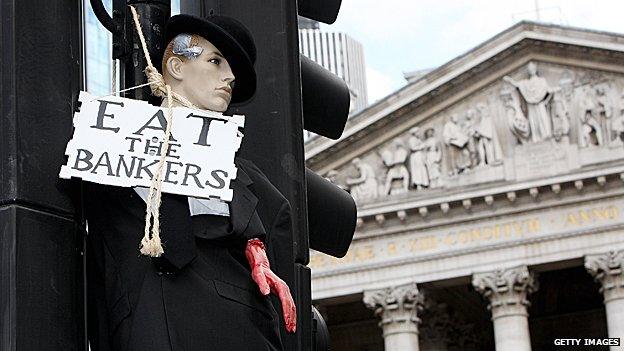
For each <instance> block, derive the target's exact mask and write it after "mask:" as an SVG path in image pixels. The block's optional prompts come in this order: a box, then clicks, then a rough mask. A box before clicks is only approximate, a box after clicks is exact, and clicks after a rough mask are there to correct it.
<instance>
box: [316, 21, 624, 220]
mask: <svg viewBox="0 0 624 351" xmlns="http://www.w3.org/2000/svg"><path fill="white" fill-rule="evenodd" d="M623 53H624V37H623V36H621V35H615V34H609V33H600V32H591V31H585V30H579V29H570V28H563V27H557V26H544V25H537V24H534V23H521V24H519V25H516V26H514V27H512V28H511V29H509V30H507V31H505V32H503V33H501V34H499V35H498V36H496V37H495V38H493V39H491V40H490V41H488V42H486V43H484V44H483V45H481V46H479V47H477V48H475V49H473V50H472V51H470V52H469V53H467V54H465V55H463V56H461V57H459V58H457V59H455V60H453V61H451V62H449V63H447V64H445V65H444V66H442V67H440V68H438V69H436V70H434V71H432V72H430V73H428V74H426V75H425V76H423V77H421V78H420V79H418V80H416V81H414V82H413V83H411V84H409V85H408V86H406V87H405V88H403V89H401V90H400V91H398V92H396V93H395V94H392V95H390V96H389V97H387V98H386V99H384V100H382V101H381V102H379V103H378V104H376V105H374V106H371V107H369V108H368V109H367V110H364V111H363V112H361V113H360V114H358V115H357V116H355V117H354V118H352V119H351V120H350V121H349V124H348V126H347V129H346V130H345V135H344V136H343V138H342V139H340V140H338V141H328V140H321V139H320V138H319V139H316V140H312V141H311V142H310V143H308V145H307V147H306V150H307V155H306V156H307V160H308V166H309V167H311V168H312V169H313V170H315V171H317V172H319V173H321V174H324V175H326V176H327V177H328V178H330V179H331V180H332V181H333V182H335V183H336V184H338V185H340V186H342V187H344V188H346V189H348V190H349V191H350V192H351V194H352V195H353V196H354V198H355V199H356V201H357V202H358V204H359V209H360V214H362V211H363V210H364V212H366V211H365V210H366V208H367V207H370V206H373V204H374V206H379V205H380V204H384V203H397V202H401V201H408V200H410V199H414V198H416V199H421V202H423V201H424V202H423V203H425V202H427V200H428V199H438V200H439V199H441V198H448V197H449V196H451V197H453V196H454V195H455V194H465V193H466V192H468V191H471V192H479V191H481V190H488V189H492V188H493V187H499V188H500V191H503V190H504V189H511V188H513V187H514V186H516V185H518V184H527V186H528V185H530V184H533V183H535V182H539V180H552V179H554V178H557V177H565V176H566V175H570V174H579V175H580V174H591V172H592V170H594V169H596V168H597V167H598V165H600V168H601V169H605V167H604V166H605V163H608V164H609V166H610V167H611V168H610V169H612V170H614V171H615V172H621V171H618V169H617V167H618V166H620V165H622V164H624V108H623V107H624V65H623V64H621V62H624V61H622V60H621V58H622V57H623V56H624V55H623ZM614 167H615V168H614ZM588 172H590V173H588ZM598 176H600V175H598ZM500 191H499V192H500ZM485 192H487V191H485ZM484 194H485V193H484ZM492 195H493V194H492ZM484 196H486V197H487V196H488V195H487V194H485V195H484ZM457 199H459V198H457ZM457 199H456V200H457ZM459 200H462V199H459ZM410 201H411V200H410ZM429 202H430V203H435V204H436V205H438V204H440V203H443V202H444V201H433V200H431V201H429ZM425 211H426V207H425Z"/></svg>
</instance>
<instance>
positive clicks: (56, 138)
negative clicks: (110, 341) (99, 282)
mask: <svg viewBox="0 0 624 351" xmlns="http://www.w3.org/2000/svg"><path fill="white" fill-rule="evenodd" d="M0 21H1V22H0V60H1V65H0V70H1V72H0V77H1V78H0V79H1V85H0V88H1V91H2V93H1V98H0V110H1V116H0V309H1V310H2V318H0V349H2V350H24V351H26V350H84V349H85V338H84V336H85V332H84V312H83V308H84V305H83V301H84V296H83V260H82V257H81V254H82V252H83V236H82V231H81V230H80V228H81V221H80V218H79V217H80V214H79V213H77V211H76V210H75V208H74V207H73V205H72V201H71V199H70V195H69V189H70V188H71V187H70V184H68V182H63V181H60V180H59V179H58V172H59V168H60V166H61V164H63V163H64V153H65V145H66V144H67V141H68V140H69V138H70V136H71V133H72V115H73V112H74V110H75V108H76V101H77V96H78V92H79V91H80V89H81V88H82V81H83V79H82V2H81V1H78V0H56V1H35V0H2V1H0Z"/></svg>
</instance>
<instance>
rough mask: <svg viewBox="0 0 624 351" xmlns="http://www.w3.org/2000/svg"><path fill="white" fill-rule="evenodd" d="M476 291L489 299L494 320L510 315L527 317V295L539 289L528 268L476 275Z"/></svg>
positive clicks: (474, 276) (522, 267) (514, 268)
mask: <svg viewBox="0 0 624 351" xmlns="http://www.w3.org/2000/svg"><path fill="white" fill-rule="evenodd" d="M472 285H473V286H474V288H475V290H477V291H478V292H480V293H481V294H482V295H483V296H484V297H486V298H488V300H489V301H490V304H489V306H488V308H489V309H490V310H491V311H492V319H496V318H498V317H502V316H508V315H516V314H519V315H525V316H526V315H527V312H526V307H527V306H528V305H529V301H528V300H527V295H528V294H530V293H532V292H535V291H536V290H537V288H538V283H537V279H536V276H535V274H534V273H533V272H530V271H529V269H528V267H527V266H519V267H513V268H507V269H500V270H496V271H492V272H484V273H475V274H474V275H473V276H472Z"/></svg>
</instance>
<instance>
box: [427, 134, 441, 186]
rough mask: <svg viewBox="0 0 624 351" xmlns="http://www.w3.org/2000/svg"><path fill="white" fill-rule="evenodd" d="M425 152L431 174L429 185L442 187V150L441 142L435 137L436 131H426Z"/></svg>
mask: <svg viewBox="0 0 624 351" xmlns="http://www.w3.org/2000/svg"><path fill="white" fill-rule="evenodd" d="M425 150H426V161H427V172H428V173H429V183H430V186H431V187H432V188H435V187H439V186H441V185H442V184H441V179H440V176H441V175H442V170H441V167H440V166H441V165H440V162H442V149H441V148H440V142H439V141H438V138H437V137H436V135H435V129H433V128H429V129H427V130H426V131H425Z"/></svg>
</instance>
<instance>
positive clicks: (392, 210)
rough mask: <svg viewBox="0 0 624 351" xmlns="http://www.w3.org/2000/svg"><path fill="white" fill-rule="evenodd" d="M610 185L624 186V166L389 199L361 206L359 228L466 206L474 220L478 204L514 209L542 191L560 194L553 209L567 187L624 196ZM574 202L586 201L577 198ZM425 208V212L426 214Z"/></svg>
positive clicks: (357, 235)
mask: <svg viewBox="0 0 624 351" xmlns="http://www.w3.org/2000/svg"><path fill="white" fill-rule="evenodd" d="M607 182H609V183H610V184H616V185H620V184H622V183H623V182H624V166H613V167H609V168H602V169H594V170H586V171H583V172H577V173H574V174H566V175H560V176H556V177H550V178H545V179H538V180H533V181H528V182H522V183H514V184H494V185H491V184H488V185H487V186H484V187H481V188H478V189H475V190H472V191H470V190H469V191H465V189H460V190H464V191H463V192H461V191H457V192H456V193H447V192H445V193H440V194H439V195H438V196H429V197H424V198H423V197H421V196H419V195H418V194H416V193H414V194H415V196H411V197H408V198H405V199H403V200H399V199H396V198H392V197H388V198H387V200H386V201H383V202H376V203H372V204H369V205H361V206H358V218H359V219H360V220H359V226H361V225H362V224H363V223H364V221H368V220H372V219H375V220H377V221H379V218H380V216H383V218H384V221H385V220H387V219H389V218H393V217H403V218H402V219H401V220H404V219H405V216H407V213H408V212H410V211H412V212H413V211H418V212H419V214H420V216H422V217H427V216H431V215H432V213H434V212H436V211H441V212H443V213H447V212H449V211H450V210H451V209H453V208H457V207H463V209H464V210H467V211H471V212H470V213H471V215H472V216H471V217H478V211H476V209H475V208H474V206H473V204H475V203H479V202H485V203H486V204H487V205H488V207H493V206H498V207H499V208H500V207H511V206H512V205H513V204H514V203H516V202H519V201H518V198H521V197H523V196H531V197H533V198H534V199H536V200H537V199H538V196H540V192H539V190H538V189H541V191H542V192H544V191H546V192H551V193H553V194H555V195H557V198H556V201H555V202H553V203H550V204H549V206H552V205H560V204H563V203H566V201H565V199H566V196H565V195H563V194H560V191H561V189H562V188H564V187H566V186H567V187H570V186H573V187H574V188H576V189H577V191H578V192H579V193H580V192H582V191H584V193H583V196H584V197H585V199H587V197H588V196H590V194H591V193H588V190H587V189H588V188H590V187H591V186H592V185H596V184H598V185H599V188H598V189H594V190H593V191H592V192H595V193H596V194H597V196H599V197H604V196H605V195H610V196H617V195H622V194H624V192H623V191H621V190H612V192H610V193H609V194H607V193H605V191H604V189H605V188H606V185H607ZM620 187H621V186H614V188H615V189H619V188H620ZM533 189H535V190H533ZM544 189H546V190H544ZM536 192H537V193H536ZM544 195H545V194H543V193H542V197H543V196H544ZM574 201H575V202H576V201H582V200H581V199H574ZM536 207H540V204H538V203H533V204H532V206H531V208H525V209H523V210H524V211H527V210H531V209H534V208H536ZM422 209H425V210H424V211H423V210H422ZM484 212H485V213H486V215H488V216H490V215H491V212H490V211H484ZM381 224H383V223H381ZM386 232H387V230H386ZM361 235H362V234H361V233H356V238H358V237H360V236H361ZM365 236H368V235H365Z"/></svg>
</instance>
